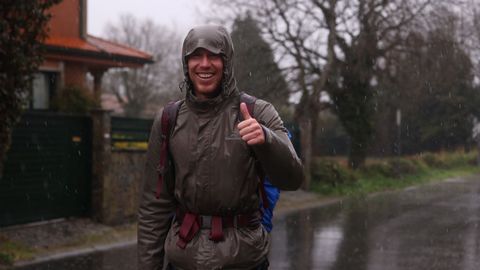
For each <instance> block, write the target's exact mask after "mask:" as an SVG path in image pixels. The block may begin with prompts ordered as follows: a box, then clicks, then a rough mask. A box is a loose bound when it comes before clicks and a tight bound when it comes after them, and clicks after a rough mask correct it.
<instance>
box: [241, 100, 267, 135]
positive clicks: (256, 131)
mask: <svg viewBox="0 0 480 270" xmlns="http://www.w3.org/2000/svg"><path fill="white" fill-rule="evenodd" d="M240 112H241V114H242V116H243V121H242V122H240V123H239V124H238V130H239V132H240V136H241V137H242V140H244V141H245V142H246V143H247V144H248V145H257V144H263V143H265V134H264V133H263V129H262V126H261V125H260V124H259V123H258V122H257V120H255V118H253V117H252V116H251V115H250V113H249V112H248V109H247V104H245V103H244V102H242V103H240Z"/></svg>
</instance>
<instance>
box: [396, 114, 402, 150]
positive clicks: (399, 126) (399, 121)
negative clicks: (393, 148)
mask: <svg viewBox="0 0 480 270" xmlns="http://www.w3.org/2000/svg"><path fill="white" fill-rule="evenodd" d="M396 124H397V155H398V156H400V155H401V154H402V111H401V110H400V109H397V113H396Z"/></svg>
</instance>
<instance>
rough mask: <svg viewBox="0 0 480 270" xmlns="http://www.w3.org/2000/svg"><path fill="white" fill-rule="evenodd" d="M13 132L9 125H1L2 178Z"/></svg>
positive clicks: (0, 161) (0, 153) (0, 176)
mask: <svg viewBox="0 0 480 270" xmlns="http://www.w3.org/2000/svg"><path fill="white" fill-rule="evenodd" d="M2 120H3V119H2ZM11 132H12V130H11V129H10V128H9V127H7V125H2V126H1V127H0V142H1V143H0V179H1V178H2V177H3V170H4V165H5V162H6V160H7V152H8V149H9V147H10V143H11V139H12V133H11Z"/></svg>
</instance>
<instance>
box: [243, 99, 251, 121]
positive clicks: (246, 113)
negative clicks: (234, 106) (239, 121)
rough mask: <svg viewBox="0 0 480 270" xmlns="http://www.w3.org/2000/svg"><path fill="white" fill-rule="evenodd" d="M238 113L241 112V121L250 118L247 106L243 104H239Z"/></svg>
mask: <svg viewBox="0 0 480 270" xmlns="http://www.w3.org/2000/svg"><path fill="white" fill-rule="evenodd" d="M240 111H241V112H242V116H243V120H247V119H250V118H252V116H251V115H250V113H249V112H248V109H247V104H245V102H242V103H240Z"/></svg>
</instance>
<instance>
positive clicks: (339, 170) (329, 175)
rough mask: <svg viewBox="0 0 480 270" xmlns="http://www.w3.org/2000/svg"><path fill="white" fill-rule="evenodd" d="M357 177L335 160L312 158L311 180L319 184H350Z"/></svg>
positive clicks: (334, 185)
mask: <svg viewBox="0 0 480 270" xmlns="http://www.w3.org/2000/svg"><path fill="white" fill-rule="evenodd" d="M356 180H357V179H356V177H355V175H354V174H353V173H352V172H351V171H350V170H348V169H347V168H344V167H342V166H340V165H339V164H338V163H336V162H335V161H331V160H323V159H321V158H317V159H314V161H313V164H312V181H313V182H316V183H320V184H328V185H330V186H333V187H336V186H338V185H342V184H351V183H353V182H355V181H356Z"/></svg>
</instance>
